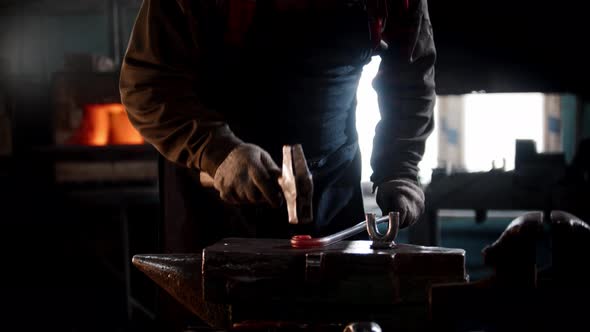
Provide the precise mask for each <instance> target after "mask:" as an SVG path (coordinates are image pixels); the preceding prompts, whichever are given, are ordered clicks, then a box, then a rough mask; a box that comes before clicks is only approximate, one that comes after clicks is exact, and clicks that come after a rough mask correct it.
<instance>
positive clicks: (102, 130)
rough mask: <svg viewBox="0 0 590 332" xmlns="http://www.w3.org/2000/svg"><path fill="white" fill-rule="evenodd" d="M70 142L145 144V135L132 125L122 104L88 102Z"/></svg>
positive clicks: (84, 143) (78, 143) (87, 143)
mask: <svg viewBox="0 0 590 332" xmlns="http://www.w3.org/2000/svg"><path fill="white" fill-rule="evenodd" d="M67 143H68V144H76V145H90V146H105V145H136V144H143V143H144V140H143V137H141V135H140V134H139V132H138V131H137V130H136V129H135V128H134V127H133V126H132V125H131V122H129V119H128V118H127V113H125V107H124V106H123V105H122V104H88V105H85V106H84V113H83V115H82V121H81V123H80V127H78V130H77V131H76V132H75V133H74V134H73V135H72V137H71V138H70V139H69V140H68V142H67Z"/></svg>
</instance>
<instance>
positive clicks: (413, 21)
mask: <svg viewBox="0 0 590 332" xmlns="http://www.w3.org/2000/svg"><path fill="white" fill-rule="evenodd" d="M398 4H399V5H398ZM405 4H408V6H407V7H406V6H405ZM383 40H384V41H385V42H386V43H387V44H388V46H389V47H388V48H387V49H386V50H385V51H383V52H382V53H381V65H380V68H379V71H378V73H377V76H376V77H375V79H374V81H373V87H374V88H375V91H377V94H378V98H379V109H380V113H381V120H380V121H379V123H378V124H377V127H376V129H375V138H374V141H373V153H372V156H371V166H372V168H373V174H372V176H371V181H372V182H373V184H374V186H378V185H379V184H381V183H383V182H385V181H388V180H392V179H395V178H407V179H412V180H415V181H417V180H418V163H419V162H420V161H421V160H422V156H423V154H424V149H425V143H426V139H427V138H428V136H429V135H430V133H431V132H432V129H433V126H434V120H433V111H434V103H435V99H436V95H435V84H434V64H435V59H436V50H435V46H434V40H433V35H432V26H431V23H430V18H429V14H428V5H427V1H426V0H409V1H401V0H399V1H397V0H391V1H389V15H388V18H387V23H386V27H385V31H384V32H383Z"/></svg>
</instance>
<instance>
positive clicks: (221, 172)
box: [213, 144, 282, 207]
mask: <svg viewBox="0 0 590 332" xmlns="http://www.w3.org/2000/svg"><path fill="white" fill-rule="evenodd" d="M280 175H281V170H280V169H279V167H278V166H277V165H276V164H275V162H274V161H273V160H272V158H271V157H270V155H269V154H268V152H266V151H264V150H263V149H261V148H260V147H259V146H257V145H254V144H240V145H238V146H237V147H236V148H234V149H233V150H232V151H231V152H230V153H229V154H228V156H227V157H226V158H225V160H224V161H223V162H222V163H221V164H220V165H219V167H218V168H217V171H216V172H215V177H214V179H213V180H214V186H215V189H217V191H219V193H220V195H221V199H222V200H224V201H226V202H228V203H231V204H248V203H250V204H260V203H265V202H266V203H269V204H270V205H271V206H274V207H277V206H279V205H280V204H281V201H282V196H281V188H280V187H279V184H278V177H279V176H280Z"/></svg>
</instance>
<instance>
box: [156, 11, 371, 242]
mask: <svg viewBox="0 0 590 332" xmlns="http://www.w3.org/2000/svg"><path fill="white" fill-rule="evenodd" d="M279 2H280V0H279ZM333 2H334V3H335V7H334V8H331V9H329V10H324V9H314V10H311V9H306V10H296V11H291V10H287V9H282V8H277V6H276V5H273V2H272V1H259V3H258V5H257V8H256V14H255V16H254V19H253V22H252V24H251V26H250V27H249V30H248V32H247V33H245V34H244V44H243V45H240V46H235V45H228V44H223V45H222V43H219V44H216V43H214V42H213V43H210V45H209V47H208V48H207V49H208V53H207V54H206V55H205V59H208V60H207V61H209V62H210V64H211V65H207V66H206V67H207V68H209V70H210V71H209V72H207V73H204V74H203V75H205V76H206V77H208V82H210V84H207V89H209V90H208V91H205V93H203V95H205V96H207V97H206V100H205V102H206V103H209V104H212V105H214V106H215V109H217V110H219V111H220V112H223V113H224V115H225V116H226V117H227V119H228V123H229V125H230V128H231V129H232V130H233V131H234V132H235V134H236V135H237V136H238V137H240V138H241V139H242V140H244V141H246V142H248V143H253V144H257V145H259V146H261V147H262V148H264V149H265V150H267V151H268V152H269V153H270V154H271V156H272V157H273V159H274V160H275V162H276V163H277V165H279V166H280V165H281V162H282V154H281V148H282V146H283V145H284V144H302V145H303V151H304V153H305V155H306V158H307V160H308V166H309V168H310V171H311V172H312V175H313V180H314V196H313V207H314V224H313V225H308V226H301V225H289V224H288V218H287V212H286V207H285V206H283V207H281V208H278V209H272V208H268V207H262V206H239V207H238V206H233V205H228V204H225V203H223V202H221V201H220V199H219V195H218V193H217V192H216V191H215V190H214V189H208V188H203V187H202V186H201V185H200V183H199V174H198V171H195V170H189V169H186V168H182V167H179V166H176V165H174V164H172V163H170V162H167V161H165V160H162V161H161V165H160V166H161V167H160V172H161V173H160V178H161V198H162V203H163V207H164V219H165V222H164V225H163V240H164V241H163V242H164V243H163V244H164V248H163V249H164V251H166V252H191V251H197V250H200V249H202V248H203V247H205V246H208V245H210V244H212V243H215V242H216V241H218V240H220V239H222V238H224V237H259V238H264V237H273V238H288V237H290V236H292V235H294V234H310V235H313V236H321V235H326V234H329V233H333V232H336V231H339V230H342V229H344V228H347V227H350V226H352V225H354V224H356V223H358V222H360V221H362V220H363V219H364V210H363V201H362V193H361V188H360V180H361V156H360V151H359V148H358V144H357V134H356V128H355V109H356V90H357V87H358V82H359V79H360V76H361V73H362V68H363V66H364V65H365V64H366V63H367V62H368V61H370V57H371V54H372V49H373V48H372V42H371V40H370V32H369V24H368V18H367V13H366V11H364V9H363V8H361V7H360V6H358V7H357V6H355V5H351V3H359V1H344V0H343V1H333ZM279 7H280V6H279ZM234 35H235V34H234ZM215 40H222V38H218V39H215ZM211 45H213V46H214V47H212V46H211Z"/></svg>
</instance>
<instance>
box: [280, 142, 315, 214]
mask: <svg viewBox="0 0 590 332" xmlns="http://www.w3.org/2000/svg"><path fill="white" fill-rule="evenodd" d="M279 185H280V186H281V188H282V189H283V194H284V196H285V201H286V202H287V210H288V212H289V223H290V224H308V223H311V222H312V221H313V211H312V198H313V181H312V176H311V173H310V172H309V168H307V162H306V160H305V155H304V154H303V148H302V147H301V144H296V145H285V146H283V171H282V175H281V177H280V178H279Z"/></svg>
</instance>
